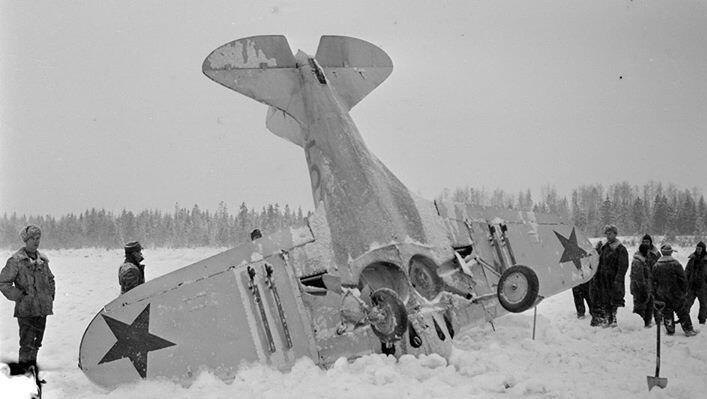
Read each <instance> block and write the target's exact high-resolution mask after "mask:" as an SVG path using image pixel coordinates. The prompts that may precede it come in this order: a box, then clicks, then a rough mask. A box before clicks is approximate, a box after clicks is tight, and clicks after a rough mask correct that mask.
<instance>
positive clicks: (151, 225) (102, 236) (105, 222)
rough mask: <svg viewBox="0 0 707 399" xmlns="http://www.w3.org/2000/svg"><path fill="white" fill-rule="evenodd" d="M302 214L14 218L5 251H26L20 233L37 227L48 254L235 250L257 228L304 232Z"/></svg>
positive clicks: (2, 233)
mask: <svg viewBox="0 0 707 399" xmlns="http://www.w3.org/2000/svg"><path fill="white" fill-rule="evenodd" d="M305 216H307V215H303V213H302V208H298V209H297V210H296V211H294V210H292V209H291V208H290V207H289V205H285V206H284V207H281V206H280V205H279V204H269V205H266V206H263V207H262V209H260V210H256V209H249V208H248V207H247V206H246V204H245V203H242V204H241V205H240V207H239V208H238V212H237V213H236V214H232V213H230V212H229V211H228V208H227V206H226V203H224V202H221V203H219V205H218V208H217V209H216V211H215V212H211V211H209V210H202V209H201V208H199V206H198V205H194V206H193V207H192V208H191V209H187V208H183V207H180V206H179V205H175V207H174V211H173V212H171V213H170V212H162V211H158V210H143V211H140V212H138V213H133V212H132V211H128V210H123V211H122V212H120V213H118V214H114V213H112V212H108V211H106V210H104V209H91V210H87V211H85V212H82V213H79V214H74V213H69V214H67V215H63V216H61V217H59V218H56V217H54V216H50V215H46V216H26V215H22V216H18V215H17V214H15V213H13V214H11V215H8V214H7V213H5V214H3V215H2V219H0V248H14V247H18V246H20V245H21V242H20V238H19V232H20V230H21V229H22V228H23V227H24V226H26V225H28V224H34V225H37V226H39V227H40V228H41V229H42V243H41V247H42V248H45V249H57V248H81V247H105V248H121V247H122V246H123V245H124V244H125V243H126V242H128V241H134V240H139V241H140V242H141V243H142V244H143V246H148V247H149V246H155V247H172V248H178V247H199V246H217V247H220V246H233V245H235V244H237V243H239V242H243V241H245V240H249V239H250V232H251V231H252V230H253V229H255V228H258V229H260V230H261V231H262V232H263V234H264V235H267V234H268V233H271V232H275V231H277V230H280V229H282V228H285V227H290V226H303V225H304V224H305Z"/></svg>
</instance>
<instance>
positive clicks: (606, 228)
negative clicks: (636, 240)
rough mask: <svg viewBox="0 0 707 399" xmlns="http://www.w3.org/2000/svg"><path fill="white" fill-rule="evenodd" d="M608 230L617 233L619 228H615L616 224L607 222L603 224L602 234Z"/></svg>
mask: <svg viewBox="0 0 707 399" xmlns="http://www.w3.org/2000/svg"><path fill="white" fill-rule="evenodd" d="M610 231H613V232H614V234H619V229H617V228H616V225H613V224H607V225H606V226H604V234H606V233H608V232H610Z"/></svg>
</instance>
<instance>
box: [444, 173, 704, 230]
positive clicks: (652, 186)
mask: <svg viewBox="0 0 707 399" xmlns="http://www.w3.org/2000/svg"><path fill="white" fill-rule="evenodd" d="M439 199H441V200H451V201H458V202H466V203H471V204H475V205H482V206H496V207H505V208H512V209H522V210H533V211H536V212H537V211H543V212H551V213H555V214H559V215H561V216H563V217H566V218H568V220H569V221H571V222H573V223H574V224H575V225H576V226H577V227H579V228H580V229H582V230H583V231H584V232H586V233H587V234H588V235H590V236H594V237H598V236H601V235H602V233H603V231H602V230H603V227H604V226H605V225H607V224H609V223H611V224H615V225H616V226H617V227H618V229H619V234H620V235H637V234H644V233H651V234H656V235H665V236H667V237H675V236H677V235H695V236H699V237H703V236H706V235H707V204H705V198H704V195H703V194H702V193H701V192H700V190H698V189H696V188H694V189H690V190H688V189H682V190H681V189H678V188H677V187H676V186H675V185H674V184H663V183H659V182H650V183H647V184H644V185H642V186H639V185H631V184H629V183H628V182H622V183H615V184H612V185H610V186H608V187H604V186H603V185H601V184H593V185H582V186H579V187H577V188H575V189H574V190H572V193H571V196H570V199H569V200H568V199H567V197H560V196H559V195H558V194H557V191H556V190H555V188H554V187H551V186H545V187H543V188H542V190H541V193H540V198H539V199H538V200H537V201H534V200H533V198H532V196H531V193H530V190H526V191H520V192H518V193H517V194H510V193H507V192H505V191H503V190H500V189H496V190H493V191H490V192H489V191H486V190H484V189H477V188H473V187H466V188H457V189H454V190H444V191H443V192H442V194H441V195H440V197H439Z"/></svg>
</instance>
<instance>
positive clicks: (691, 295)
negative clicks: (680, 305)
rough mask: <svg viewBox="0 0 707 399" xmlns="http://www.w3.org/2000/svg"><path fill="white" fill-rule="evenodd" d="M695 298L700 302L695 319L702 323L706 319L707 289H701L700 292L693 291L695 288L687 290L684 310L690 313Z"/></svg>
mask: <svg viewBox="0 0 707 399" xmlns="http://www.w3.org/2000/svg"><path fill="white" fill-rule="evenodd" d="M695 299H697V300H698V301H699V303H700V310H699V313H697V320H699V322H700V323H704V322H705V321H706V320H707V290H704V289H703V290H702V292H701V293H700V292H695V290H687V298H686V299H685V312H686V313H688V314H689V313H690V308H691V307H692V305H693V304H694V303H695Z"/></svg>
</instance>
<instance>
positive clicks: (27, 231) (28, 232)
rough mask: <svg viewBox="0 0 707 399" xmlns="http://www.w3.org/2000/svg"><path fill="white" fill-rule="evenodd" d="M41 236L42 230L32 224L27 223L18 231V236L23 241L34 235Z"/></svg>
mask: <svg viewBox="0 0 707 399" xmlns="http://www.w3.org/2000/svg"><path fill="white" fill-rule="evenodd" d="M41 236H42V230H40V229H39V227H37V226H34V225H31V224H30V225H29V226H27V227H25V228H24V229H22V231H20V238H21V239H22V241H23V242H27V240H29V239H30V238H34V237H41Z"/></svg>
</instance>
